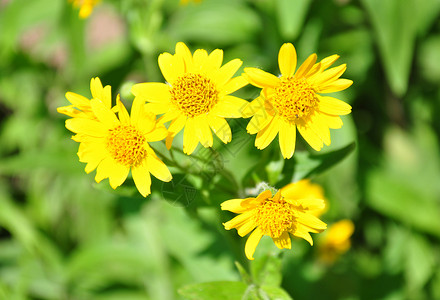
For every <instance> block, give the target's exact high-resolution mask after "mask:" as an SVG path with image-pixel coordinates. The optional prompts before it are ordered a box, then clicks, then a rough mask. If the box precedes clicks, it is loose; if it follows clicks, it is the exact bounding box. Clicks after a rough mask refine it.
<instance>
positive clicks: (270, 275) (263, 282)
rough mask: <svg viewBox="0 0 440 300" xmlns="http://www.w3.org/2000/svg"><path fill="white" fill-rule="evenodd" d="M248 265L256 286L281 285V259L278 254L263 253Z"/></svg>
mask: <svg viewBox="0 0 440 300" xmlns="http://www.w3.org/2000/svg"><path fill="white" fill-rule="evenodd" d="M277 253H278V252H277ZM250 266H251V273H252V277H253V279H254V283H255V284H257V285H258V286H272V287H279V286H280V285H281V280H282V274H281V259H280V257H279V256H278V255H276V254H273V253H269V254H265V255H263V256H260V257H258V258H256V259H255V260H254V261H252V263H251V265H250Z"/></svg>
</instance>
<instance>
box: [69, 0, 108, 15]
mask: <svg viewBox="0 0 440 300" xmlns="http://www.w3.org/2000/svg"><path fill="white" fill-rule="evenodd" d="M69 1H70V2H73V6H74V7H79V17H80V18H82V19H85V18H87V17H88V16H90V14H91V13H92V11H93V8H94V7H95V5H97V4H98V3H99V2H101V0H69Z"/></svg>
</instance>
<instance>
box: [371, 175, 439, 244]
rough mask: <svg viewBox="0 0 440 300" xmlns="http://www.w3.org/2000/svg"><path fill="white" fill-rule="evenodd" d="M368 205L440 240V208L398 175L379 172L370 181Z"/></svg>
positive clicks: (433, 200)
mask: <svg viewBox="0 0 440 300" xmlns="http://www.w3.org/2000/svg"><path fill="white" fill-rule="evenodd" d="M367 205H368V206H370V207H371V208H373V209H374V210H376V211H378V212H379V213H381V214H383V215H385V216H387V217H391V218H394V219H396V220H399V221H400V222H402V223H403V224H406V225H408V226H413V227H414V228H416V229H418V230H421V231H424V232H427V233H430V234H432V235H434V236H437V237H440V207H439V204H438V202H437V201H436V200H435V199H430V198H422V197H420V194H419V193H418V191H417V189H415V188H414V187H413V186H410V185H408V184H406V185H402V182H401V180H400V179H399V178H396V176H394V175H392V174H390V175H388V174H387V173H385V172H384V171H381V170H377V171H374V172H372V173H370V174H369V176H368V179H367Z"/></svg>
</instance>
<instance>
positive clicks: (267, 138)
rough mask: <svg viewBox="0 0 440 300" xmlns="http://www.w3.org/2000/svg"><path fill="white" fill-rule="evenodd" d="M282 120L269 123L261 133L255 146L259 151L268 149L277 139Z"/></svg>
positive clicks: (275, 119)
mask: <svg viewBox="0 0 440 300" xmlns="http://www.w3.org/2000/svg"><path fill="white" fill-rule="evenodd" d="M279 124H280V118H279V117H275V118H273V120H272V122H270V123H269V125H267V126H266V127H265V128H264V129H263V130H261V131H259V132H258V134H257V138H256V139H255V146H256V147H257V148H258V149H260V150H261V149H264V148H266V147H267V146H268V145H269V144H270V143H271V142H272V141H273V139H274V138H275V137H276V135H277V134H278V131H279V130H280V126H279Z"/></svg>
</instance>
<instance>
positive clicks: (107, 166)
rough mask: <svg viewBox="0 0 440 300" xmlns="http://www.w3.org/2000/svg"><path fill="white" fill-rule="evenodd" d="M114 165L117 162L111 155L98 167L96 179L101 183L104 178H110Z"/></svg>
mask: <svg viewBox="0 0 440 300" xmlns="http://www.w3.org/2000/svg"><path fill="white" fill-rule="evenodd" d="M114 165H115V162H114V160H113V158H111V157H110V156H107V157H106V158H104V159H103V160H102V161H101V163H100V164H99V165H98V168H97V169H96V175H95V181H96V182H98V183H99V182H101V181H102V180H103V179H105V178H108V177H109V176H110V172H111V171H112V168H113V166H114Z"/></svg>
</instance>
